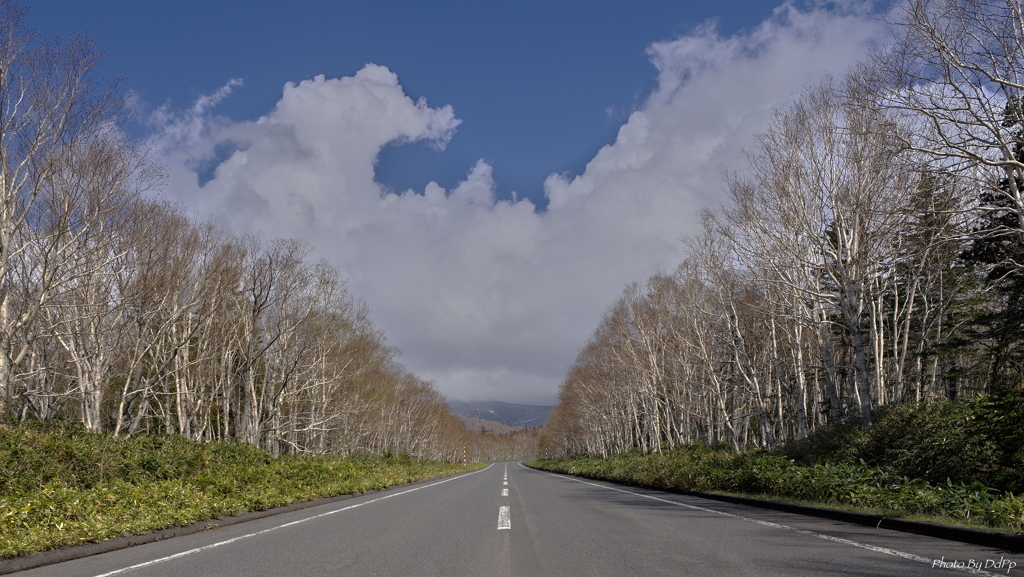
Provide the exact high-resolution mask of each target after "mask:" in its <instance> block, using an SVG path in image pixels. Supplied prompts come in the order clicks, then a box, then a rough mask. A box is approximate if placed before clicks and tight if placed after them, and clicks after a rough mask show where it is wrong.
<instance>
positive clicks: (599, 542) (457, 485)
mask: <svg viewBox="0 0 1024 577" xmlns="http://www.w3.org/2000/svg"><path fill="white" fill-rule="evenodd" d="M960 565H962V568H961V567H959V566H960ZM975 566H978V567H980V569H981V573H980V574H991V575H1022V576H1024V555H1018V554H1008V553H1006V552H1000V551H998V550H996V549H990V548H989V549H987V548H985V547H981V546H975V545H967V544H962V543H957V542H953V541H946V540H943V539H936V538H930V537H923V536H918V535H912V534H907V533H899V532H894V531H886V530H878V529H872V528H870V527H861V526H856V525H849V524H845V523H841V522H837V521H829V520H824V519H816V518H809V517H803V516H800V515H793V514H788V513H782V512H776V511H768V510H763V509H757V508H751V507H745V506H742V505H734V504H729V503H721V502H717V501H707V500H704V499H699V498H695V497H687V496H682V495H674V494H669V493H662V492H658V491H650V490H643V489H633V488H626V487H621V486H617V485H613V484H610V483H601V482H594V481H588V480H584V479H577V478H572V477H566V476H561V475H554V474H551V473H546V472H541V471H536V470H533V469H528V468H526V467H524V466H522V465H520V464H518V463H497V464H492V465H490V466H489V467H487V468H486V469H483V470H481V471H476V472H472V473H468V474H464V475H459V476H456V477H451V478H448V479H442V480H439V481H432V482H426V483H421V484H417V485H413V486H410V487H402V488H399V489H394V490H390V491H385V492H380V493H374V494H371V495H365V496H361V497H357V498H354V499H349V500H345V501H340V502H335V503H332V504H328V505H323V506H320V507H315V508H310V509H303V510H301V511H294V512H291V513H285V514H282V515H276V516H272V517H266V518H263V519H258V520H255V521H251V522H246V523H240V524H237V525H232V526H229V527H224V528H221V529H217V530H213V531H206V532H203V533H196V534H193V535H188V536H185V537H180V538H176V539H170V540H167V541H161V542H156V543H150V544H147V545H142V546H138V547H132V548H129V549H123V550H120V551H113V552H110V553H105V554H102V555H96V556H93V557H87V558H83V559H77V560H74V561H68V562H65V563H60V564H56V565H51V566H48V567H41V568H37V569H33V570H30V571H25V572H22V573H17V575H21V576H25V577H28V576H33V577H35V576H39V577H42V576H58V575H62V576H63V575H75V576H79V575H81V576H104V577H113V576H115V575H116V576H121V575H123V576H131V577H172V576H173V577H179V576H183V575H215V576H217V577H232V576H238V577H242V576H244V577H254V576H255V577H259V576H268V577H269V576H274V577H277V576H282V575H295V576H309V577H318V576H332V577H333V576H339V575H341V576H347V575H353V576H371V575H380V576H402V577H405V576H436V575H451V576H485V575H486V576H501V577H504V576H517V577H538V576H545V575H547V576H576V575H578V576H587V577H590V576H605V575H607V576H615V577H620V576H631V575H638V576H653V575H672V576H680V575H700V576H704V575H728V576H730V577H739V576H746V575H749V576H758V577H763V576H766V575H786V576H804V575H806V576H812V575H813V576H820V575H841V576H865V577H866V576H875V575H900V576H915V575H920V576H925V575H927V576H930V577H938V576H941V575H963V574H970V571H971V570H972V569H975V568H976V567H975Z"/></svg>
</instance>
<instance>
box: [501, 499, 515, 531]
mask: <svg viewBox="0 0 1024 577" xmlns="http://www.w3.org/2000/svg"><path fill="white" fill-rule="evenodd" d="M511 528H512V520H511V519H509V516H508V505H502V506H501V507H499V508H498V530H499V531H500V530H501V529H511Z"/></svg>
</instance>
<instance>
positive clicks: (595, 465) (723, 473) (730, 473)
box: [529, 444, 1024, 532]
mask: <svg viewBox="0 0 1024 577" xmlns="http://www.w3.org/2000/svg"><path fill="white" fill-rule="evenodd" d="M529 465H530V466H531V467H536V468H538V469H543V470H545V471H552V472H555V473H565V474H569V475H577V476H581V477H586V478H589V479H602V480H607V481H615V482H618V483H625V484H629V485H635V486H642V487H651V488H655V489H675V490H687V491H703V492H725V493H736V494H742V495H751V496H756V497H761V498H768V499H772V498H775V499H781V500H784V501H797V502H800V503H810V504H815V505H819V506H825V507H832V508H840V509H845V508H851V509H854V510H858V511H868V512H876V513H879V514H883V515H886V516H891V517H906V518H917V517H921V516H924V517H926V518H928V519H929V520H933V521H940V522H946V523H950V524H961V525H968V526H981V527H985V528H989V529H996V530H1002V531H1011V532H1019V531H1021V530H1022V529H1024V499H1022V498H1021V497H1020V496H1018V495H1014V494H1013V493H1002V492H999V491H996V490H994V489H991V488H988V487H985V486H984V485H982V484H980V483H972V484H954V483H952V482H948V483H945V484H939V485H933V484H931V483H929V482H927V481H924V480H921V479H909V478H907V477H898V476H895V475H892V474H888V473H886V472H885V471H883V470H882V469H880V468H878V467H870V466H867V465H863V464H857V465H851V464H843V465H838V464H830V463H822V464H816V465H810V466H805V465H797V464H795V463H794V462H793V461H791V460H789V459H786V458H784V457H782V456H778V455H769V454H766V453H762V452H755V451H742V452H738V453H734V452H732V451H731V450H718V451H715V450H711V449H709V448H707V447H705V446H704V445H701V444H697V445H693V446H691V447H685V448H684V447H680V448H677V449H674V450H672V451H666V452H664V453H654V454H649V455H643V454H641V453H639V452H637V451H634V452H628V453H620V454H618V455H614V456H612V457H609V458H607V459H603V458H600V457H582V456H581V457H566V458H563V459H557V460H538V461H532V462H530V463H529Z"/></svg>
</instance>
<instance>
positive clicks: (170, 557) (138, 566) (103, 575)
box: [95, 465, 491, 577]
mask: <svg viewBox="0 0 1024 577" xmlns="http://www.w3.org/2000/svg"><path fill="white" fill-rule="evenodd" d="M490 468H491V465H487V466H486V467H484V468H483V469H480V470H479V471H473V472H471V473H465V474H463V475H458V476H456V477H450V478H448V479H445V480H443V481H438V482H436V483H431V484H429V485H423V486H422V487H413V488H412V489H406V490H405V491H399V492H398V493H391V494H390V495H384V496H383V497H377V498H376V499H370V500H369V501H363V502H362V503H356V504H355V505H349V506H348V507H342V508H341V509H335V510H333V511H328V512H326V513H320V514H319V515H313V516H312V517H305V518H303V519H299V520H297V521H291V522H289V523H284V524H283V525H277V526H276V527H271V528H269V529H263V530H262V531H256V532H255V533H249V534H247V535H241V536H238V537H233V538H231V539H225V540H224V541H218V542H217V543H211V544H209V545H204V546H202V547H196V548H195V549H189V550H188V551H182V552H181V553H175V554H174V555H168V556H167V557H161V558H159V559H153V560H152V561H146V562H144V563H138V564H135V565H131V566H129V567H123V568H121V569H115V570H113V571H109V572H107V573H100V574H99V575H96V576H95V577H109V576H110V575H117V574H119V573H127V572H128V571H134V570H136V569H141V568H143V567H149V566H150V565H156V564H158V563H163V562H165V561H171V560H173V559H177V558H179V557H185V556H186V555H192V554H193V553H201V552H203V551H208V550H210V549H214V548H216V547H220V546H221V545H228V544H230V543H234V542H235V541H241V540H242V539H248V538H249V537H256V536H257V535H263V534H264V533H270V532H271V531H277V530H278V529H283V528H285V527H291V526H292V525H298V524H299V523H305V522H306V521H312V520H313V519H319V518H321V517H327V516H328V515H333V514H335V513H341V512H342V511H348V510H349V509H355V508H356V507H362V506H363V505H369V504H370V503H376V502H377V501H383V500H384V499H390V498H392V497H397V496H399V495H404V494H406V493H412V492H413V491H419V490H420V489H427V488H430V487H435V486H437V485H440V484H442V483H447V482H449V481H454V480H455V479H461V478H462V477H468V476H469V475H475V474H477V473H482V472H484V471H486V470H487V469H490Z"/></svg>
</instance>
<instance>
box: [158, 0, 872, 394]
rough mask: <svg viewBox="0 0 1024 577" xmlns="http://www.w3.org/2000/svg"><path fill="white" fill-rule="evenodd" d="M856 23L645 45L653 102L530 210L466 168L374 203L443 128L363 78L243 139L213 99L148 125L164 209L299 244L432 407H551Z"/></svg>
mask: <svg viewBox="0 0 1024 577" xmlns="http://www.w3.org/2000/svg"><path fill="white" fill-rule="evenodd" d="M854 12H856V11H854V10H845V9H844V10H836V9H833V10H824V9H817V10H810V11H801V10H797V9H795V8H793V7H792V6H791V5H789V4H786V5H783V6H782V7H781V8H779V9H778V10H777V11H776V13H775V15H774V16H773V18H771V19H770V20H768V21H766V22H764V23H762V24H761V25H760V26H758V27H757V28H755V29H753V30H751V31H749V32H748V33H744V34H742V35H737V36H731V37H722V36H720V35H719V34H718V32H717V31H716V30H715V28H714V27H713V26H712V25H706V26H704V27H701V28H699V29H697V30H695V31H694V32H693V33H691V34H688V35H686V36H683V37H680V38H676V39H673V40H668V41H664V42H658V43H654V44H652V45H651V46H650V48H649V50H648V52H649V55H650V58H651V60H652V62H653V63H654V64H655V66H656V67H657V70H658V85H657V88H656V89H655V90H654V92H653V93H652V94H651V95H650V96H649V97H648V98H647V100H646V101H645V102H644V103H643V104H642V105H641V106H639V108H638V109H637V110H636V111H634V112H633V113H632V114H631V115H630V116H629V118H628V120H627V121H626V122H625V124H623V126H622V127H621V128H620V130H619V133H618V136H617V138H616V140H615V142H614V143H613V144H610V145H608V146H606V147H604V148H602V149H601V150H599V151H596V152H595V156H594V158H593V159H592V160H591V161H590V163H589V164H588V165H587V167H586V169H585V171H584V172H583V173H582V174H579V175H576V176H572V175H551V176H550V177H548V178H547V180H546V181H545V183H544V188H545V192H546V195H547V198H548V201H549V202H548V206H547V209H546V210H538V209H537V207H536V206H534V204H533V203H532V202H530V200H528V199H513V200H504V199H499V198H498V197H497V195H496V193H495V182H494V178H493V174H492V170H491V167H490V165H489V164H487V163H486V162H484V161H478V162H477V163H476V165H474V166H472V167H467V169H466V170H467V172H466V177H465V179H464V180H463V181H462V182H460V183H459V184H458V185H457V186H456V187H455V188H453V189H452V190H445V189H444V188H442V187H441V186H439V185H437V184H436V183H433V182H431V183H424V186H423V189H422V190H415V191H413V190H409V191H406V192H404V193H401V194H395V193H386V192H385V191H384V190H383V188H382V187H381V186H380V185H379V184H377V183H376V182H375V180H374V166H375V162H376V159H377V155H378V154H379V153H380V151H381V149H382V148H383V147H385V146H387V145H394V144H402V143H409V142H416V141H425V142H428V143H430V144H431V145H433V146H436V147H439V148H443V147H444V146H445V145H446V144H447V143H448V142H449V141H450V139H451V138H453V137H457V136H456V134H455V133H456V128H457V127H458V125H459V122H460V121H459V120H458V119H457V118H456V117H455V112H454V111H453V110H452V109H451V107H448V106H443V107H440V108H432V107H430V106H429V105H428V104H427V103H426V101H424V100H422V99H421V100H420V101H418V102H414V101H413V100H412V99H410V98H409V97H408V96H406V95H405V93H404V91H403V90H402V87H401V85H400V84H399V81H398V78H397V76H396V75H395V74H394V73H392V72H391V71H390V70H388V69H387V68H385V67H383V66H377V65H372V64H369V65H367V66H366V67H364V68H363V69H362V70H360V71H358V72H357V73H356V74H355V75H354V76H352V77H345V78H338V79H330V78H325V77H323V76H318V77H316V78H313V79H311V80H306V81H303V82H300V83H298V84H291V83H290V84H288V85H286V86H285V87H284V92H283V94H282V96H281V99H280V100H279V102H278V103H277V105H276V106H275V107H274V109H273V110H271V111H270V112H268V113H267V114H266V115H265V116H263V117H261V118H259V119H257V120H254V121H251V122H231V121H228V120H226V119H223V118H217V117H216V116H214V115H213V113H212V111H211V110H210V107H211V106H212V105H213V104H214V103H215V100H216V99H217V98H223V97H225V96H227V91H229V90H230V88H231V87H233V86H234V85H235V84H234V83H231V84H229V85H228V86H227V87H225V90H224V91H223V92H220V93H217V94H215V95H214V96H212V97H210V99H209V100H204V101H203V102H201V103H197V105H196V106H195V107H193V108H192V109H190V110H188V111H185V112H182V113H178V114H174V113H171V112H169V111H167V110H161V111H159V114H158V115H156V116H155V117H154V118H155V122H157V123H158V124H159V126H160V128H159V129H158V130H157V132H156V133H155V135H154V137H153V138H154V140H153V142H154V145H155V149H156V150H157V151H158V153H159V154H160V156H161V159H162V161H163V162H164V164H165V165H167V170H168V174H169V182H168V186H167V187H166V189H165V194H166V195H168V196H170V197H172V198H177V199H180V200H181V201H182V202H184V203H185V204H186V205H188V206H190V207H192V208H194V209H197V210H199V211H200V212H201V213H212V214H213V215H215V217H216V218H218V219H219V220H221V221H222V222H223V223H225V224H226V225H227V226H229V227H230V228H232V229H233V230H235V231H238V232H246V231H255V232H258V233H260V234H263V235H265V236H267V237H282V236H284V237H298V238H303V239H306V240H308V241H309V242H310V243H311V244H312V245H314V246H315V247H316V249H317V251H318V254H319V255H320V256H324V257H326V258H328V259H329V260H331V261H332V262H333V263H334V264H335V265H337V266H338V267H339V268H340V269H341V270H342V271H343V272H344V273H345V274H346V276H347V277H348V278H349V280H350V286H351V288H352V290H353V292H355V294H357V295H358V296H360V297H361V298H363V299H365V300H366V301H367V302H368V303H369V305H370V307H371V309H372V310H373V316H374V319H375V320H376V322H377V323H378V324H379V325H380V326H381V327H382V328H384V329H385V331H386V332H387V335H388V339H389V342H390V343H392V344H394V345H396V346H398V347H399V348H401V349H402V350H403V351H404V355H403V357H402V359H403V361H404V362H405V363H406V365H407V366H408V367H409V368H410V369H411V370H413V371H414V372H416V373H417V374H420V375H421V376H423V377H425V378H429V379H432V380H433V381H434V382H435V383H436V385H437V386H438V388H439V389H440V390H441V391H442V392H444V393H445V394H447V395H449V396H450V397H452V398H460V399H494V400H504V401H511V402H528V403H551V402H553V401H554V397H555V393H556V390H557V386H558V384H559V382H560V380H561V378H562V376H563V375H564V372H565V370H566V368H567V366H568V364H569V363H571V362H572V360H573V358H574V357H575V354H576V351H577V349H578V348H579V347H580V346H581V345H582V344H583V342H584V340H585V339H586V338H587V337H588V335H589V334H590V332H591V331H592V330H593V328H594V327H595V326H596V323H597V322H598V320H599V318H600V316H601V314H602V312H603V311H604V309H605V308H606V307H607V306H608V305H609V304H610V302H611V301H612V299H614V298H615V297H616V296H617V295H618V293H619V292H620V291H621V289H622V287H623V286H624V285H625V284H626V283H628V282H631V281H634V280H643V279H644V278H645V277H646V276H648V275H650V274H652V273H654V272H657V271H659V270H669V269H671V268H672V267H674V265H675V264H676V263H678V261H679V260H681V258H682V253H681V252H680V251H681V247H680V243H679V242H678V240H679V238H680V237H681V236H683V235H684V234H686V233H687V232H688V231H690V230H691V229H692V227H693V226H694V224H695V216H696V213H697V211H698V210H699V209H700V208H701V207H704V206H711V205H714V204H715V203H717V202H718V199H719V197H720V195H721V192H722V184H721V176H722V173H723V172H724V171H725V170H727V169H729V168H732V167H735V166H737V163H738V162H739V160H740V150H741V149H742V148H743V147H744V146H745V145H746V144H747V143H749V142H750V139H751V137H752V135H753V134H755V133H756V132H757V131H758V130H759V129H761V128H762V127H763V126H764V123H765V121H766V120H767V119H768V117H769V115H770V113H771V110H772V108H773V107H775V106H778V105H780V104H782V103H784V102H785V101H786V100H787V99H788V98H789V97H790V95H792V94H793V93H795V92H796V91H798V90H800V89H801V88H803V87H804V86H806V85H808V84H811V83H813V82H815V81H817V80H818V79H819V78H820V77H821V75H822V74H823V73H824V72H827V71H831V72H835V73H839V72H842V71H843V70H844V69H845V68H846V67H847V65H849V64H850V63H851V62H852V61H853V60H854V59H856V58H857V57H859V56H860V55H861V54H863V51H864V49H865V46H866V45H867V43H869V42H870V40H871V39H872V37H873V36H874V34H875V33H876V32H877V29H876V28H877V26H878V24H877V22H876V21H871V20H866V19H863V18H860V17H859V16H857V15H856V14H855V13H854Z"/></svg>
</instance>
